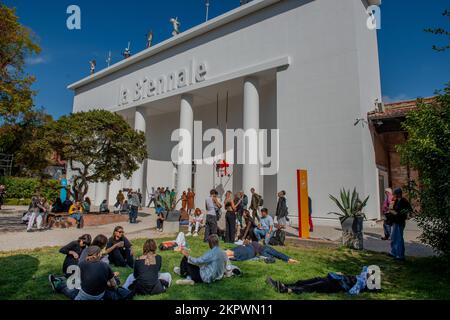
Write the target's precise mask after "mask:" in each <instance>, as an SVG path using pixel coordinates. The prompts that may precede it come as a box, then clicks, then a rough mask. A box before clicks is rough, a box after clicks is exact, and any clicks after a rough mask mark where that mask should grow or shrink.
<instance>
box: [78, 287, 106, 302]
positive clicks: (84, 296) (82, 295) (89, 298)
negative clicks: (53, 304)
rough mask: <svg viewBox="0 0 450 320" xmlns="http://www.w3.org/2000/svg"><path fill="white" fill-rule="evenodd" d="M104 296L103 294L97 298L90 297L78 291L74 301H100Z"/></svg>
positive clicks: (81, 290)
mask: <svg viewBox="0 0 450 320" xmlns="http://www.w3.org/2000/svg"><path fill="white" fill-rule="evenodd" d="M104 295H105V293H104V292H103V293H101V294H99V295H98V296H91V295H90V294H87V293H86V292H84V291H83V289H80V290H79V291H78V294H77V296H76V297H75V300H102V299H103V296H104Z"/></svg>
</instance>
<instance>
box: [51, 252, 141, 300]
mask: <svg viewBox="0 0 450 320" xmlns="http://www.w3.org/2000/svg"><path fill="white" fill-rule="evenodd" d="M78 266H79V268H80V280H81V283H80V289H76V288H73V289H71V288H69V287H68V286H67V282H66V281H64V280H63V279H61V278H57V277H55V276H54V275H50V276H49V281H50V285H51V286H52V288H53V290H54V291H55V292H57V293H63V294H64V295H66V296H67V297H69V298H71V299H73V300H124V299H130V298H132V296H133V294H132V292H130V291H129V290H127V289H125V288H118V283H117V279H118V278H117V276H118V273H117V272H116V273H115V272H113V271H112V269H111V267H110V266H109V265H108V264H106V263H104V262H102V261H101V249H100V248H99V247H97V246H90V247H89V248H88V249H87V257H86V260H84V261H81V262H80V263H79V265H78Z"/></svg>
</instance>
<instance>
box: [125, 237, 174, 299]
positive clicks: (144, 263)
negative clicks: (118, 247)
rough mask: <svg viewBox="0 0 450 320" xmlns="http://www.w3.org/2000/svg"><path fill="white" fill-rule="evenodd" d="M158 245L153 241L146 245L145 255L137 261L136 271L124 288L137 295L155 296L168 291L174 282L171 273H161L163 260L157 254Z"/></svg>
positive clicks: (149, 240)
mask: <svg viewBox="0 0 450 320" xmlns="http://www.w3.org/2000/svg"><path fill="white" fill-rule="evenodd" d="M156 249H157V244H156V241H155V240H153V239H148V240H147V241H145V243H144V248H143V255H142V256H141V257H140V258H139V259H136V261H135V263H134V271H133V273H132V274H130V275H129V276H128V278H127V281H126V282H125V284H124V285H123V287H124V288H126V289H129V290H131V291H132V292H133V293H135V294H140V295H146V294H148V295H153V294H160V293H163V292H165V291H166V289H167V288H168V287H169V286H170V284H171V282H172V276H171V275H170V273H168V272H167V273H161V266H162V258H161V256H160V255H157V254H156Z"/></svg>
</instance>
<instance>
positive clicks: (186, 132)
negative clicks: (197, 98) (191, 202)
mask: <svg viewBox="0 0 450 320" xmlns="http://www.w3.org/2000/svg"><path fill="white" fill-rule="evenodd" d="M192 105H193V97H192V95H188V94H187V95H183V96H182V97H181V103H180V129H181V131H180V135H181V136H183V142H182V143H180V144H179V146H180V147H181V148H182V150H179V151H178V155H181V154H182V157H183V159H184V161H183V163H179V164H178V174H177V190H176V191H177V194H178V197H179V196H180V195H181V193H182V192H183V191H186V190H187V189H188V188H191V186H192V150H193V148H192V141H193V131H194V112H193V110H192ZM184 138H186V139H187V140H186V141H184ZM180 204H181V202H180Z"/></svg>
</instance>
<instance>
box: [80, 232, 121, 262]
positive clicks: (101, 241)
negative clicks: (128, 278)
mask: <svg viewBox="0 0 450 320" xmlns="http://www.w3.org/2000/svg"><path fill="white" fill-rule="evenodd" d="M107 244H108V238H107V237H106V236H105V235H103V234H99V235H97V236H96V237H95V238H94V240H92V243H91V246H97V247H99V248H100V249H101V250H102V252H101V256H102V258H101V260H102V261H103V262H105V263H107V264H109V259H108V255H109V254H110V253H111V251H113V250H114V249H116V248H118V244H117V243H116V244H115V245H113V246H112V247H110V248H108V249H107V248H106V245H107ZM87 248H88V247H86V248H84V249H83V252H81V255H80V258H79V261H84V260H86V257H87Z"/></svg>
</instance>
